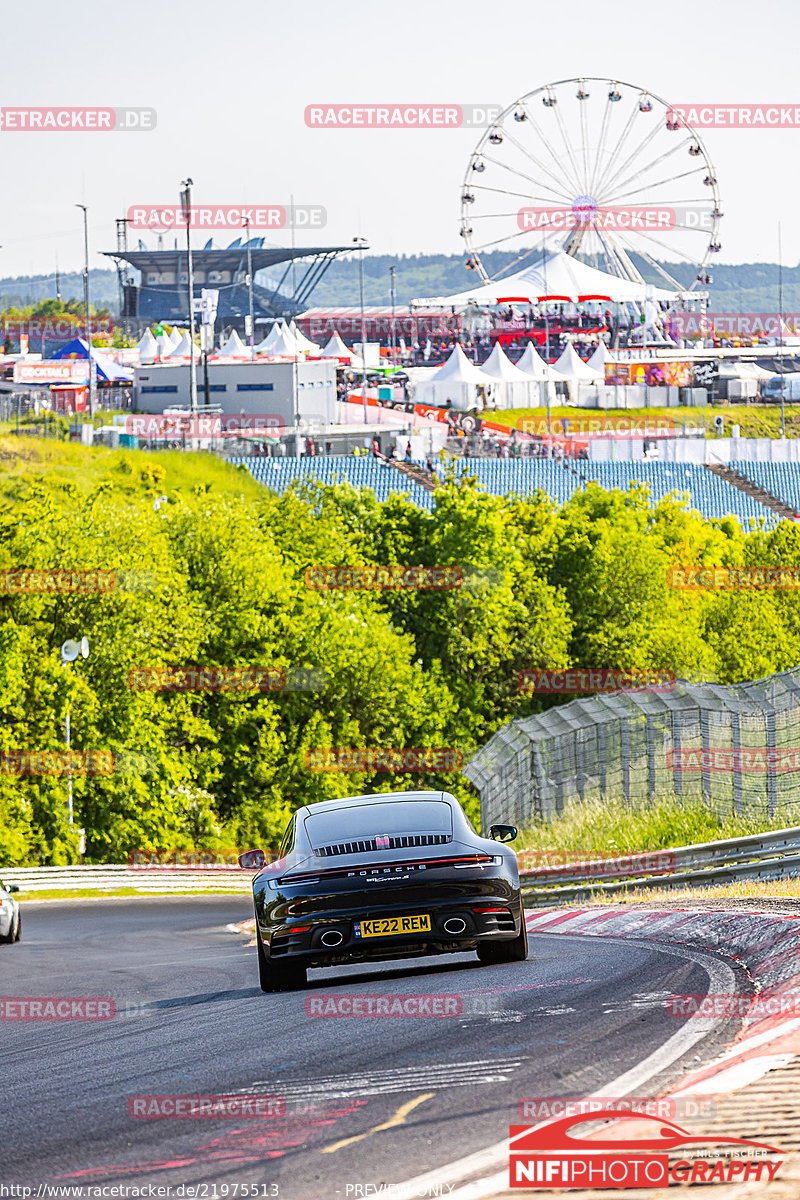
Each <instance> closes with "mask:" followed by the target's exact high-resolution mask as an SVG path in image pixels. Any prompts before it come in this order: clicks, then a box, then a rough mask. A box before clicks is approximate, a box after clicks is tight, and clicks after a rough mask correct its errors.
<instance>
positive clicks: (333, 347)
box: [322, 331, 350, 358]
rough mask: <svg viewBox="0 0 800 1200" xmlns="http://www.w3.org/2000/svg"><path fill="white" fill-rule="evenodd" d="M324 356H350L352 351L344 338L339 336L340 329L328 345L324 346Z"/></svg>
mask: <svg viewBox="0 0 800 1200" xmlns="http://www.w3.org/2000/svg"><path fill="white" fill-rule="evenodd" d="M322 357H323V358H350V351H349V350H348V349H347V346H345V344H344V342H343V341H342V339H341V338H340V337H339V333H338V331H337V332H336V333H334V335H333V337H332V338H331V339H330V340H329V341H328V344H327V345H326V346H323V348H322Z"/></svg>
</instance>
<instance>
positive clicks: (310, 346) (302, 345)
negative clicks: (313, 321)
mask: <svg viewBox="0 0 800 1200" xmlns="http://www.w3.org/2000/svg"><path fill="white" fill-rule="evenodd" d="M289 333H290V334H291V335H292V337H293V338H294V340H295V342H296V344H297V348H298V350H301V351H302V350H304V351H305V353H306V354H313V355H315V356H316V355H318V354H319V349H320V348H319V346H318V345H317V343H316V342H312V341H311V339H310V338H307V337H306V335H305V334H304V333H303V331H302V329H299V328H298V326H297V322H296V321H292V322H291V324H290V325H289Z"/></svg>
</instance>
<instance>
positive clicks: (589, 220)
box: [460, 78, 722, 294]
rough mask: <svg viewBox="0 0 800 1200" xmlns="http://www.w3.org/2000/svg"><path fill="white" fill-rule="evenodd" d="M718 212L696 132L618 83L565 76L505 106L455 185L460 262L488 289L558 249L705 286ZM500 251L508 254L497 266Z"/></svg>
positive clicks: (629, 275) (645, 276)
mask: <svg viewBox="0 0 800 1200" xmlns="http://www.w3.org/2000/svg"><path fill="white" fill-rule="evenodd" d="M721 217H722V209H721V203H720V196H719V190H718V187H717V178H716V172H715V170H714V167H713V164H712V163H711V160H710V158H709V155H708V153H707V151H706V149H705V146H704V145H703V142H702V140H701V139H700V137H699V136H698V135H697V133H696V132H695V131H694V130H693V129H692V128H691V126H689V125H688V124H687V123H686V121H685V120H684V119H683V117H682V116H681V115H680V114H679V113H677V112H674V111H673V110H672V109H671V107H670V106H669V105H668V104H667V103H666V102H665V101H664V100H662V99H660V98H659V97H658V96H655V95H654V94H653V93H652V92H649V91H646V90H645V89H643V88H640V87H634V86H633V85H632V84H627V83H623V82H621V81H620V80H606V79H594V78H583V79H567V80H561V81H560V82H558V83H551V84H547V85H546V86H544V87H541V88H537V89H536V90H535V91H533V92H529V93H528V94H527V95H525V96H523V97H522V98H521V99H519V100H517V101H516V102H515V103H514V104H511V105H509V107H508V108H506V109H505V110H504V111H503V112H502V113H501V114H500V116H499V117H498V118H497V120H496V121H495V123H494V124H493V125H492V126H491V127H490V128H488V129H487V130H486V131H485V132H484V134H483V136H482V137H481V138H480V140H479V142H478V144H477V146H476V147H475V150H474V151H473V153H472V155H471V157H470V160H469V163H468V165H467V170H466V174H465V176H464V182H463V184H462V188H461V222H460V224H461V229H460V232H461V236H462V237H463V239H464V245H465V247H466V250H467V254H468V257H467V266H468V267H470V268H471V269H473V270H475V271H476V272H477V273H478V275H479V277H480V278H481V279H482V281H483V282H484V283H488V282H490V281H491V280H492V279H493V278H494V277H496V276H497V275H501V276H505V275H507V274H509V273H511V272H513V271H519V270H522V269H524V268H525V267H526V266H528V265H530V264H533V263H536V262H538V261H539V260H540V259H542V257H543V256H545V255H547V254H549V253H552V252H553V251H565V252H566V253H568V254H570V255H572V256H573V257H575V258H577V259H580V260H582V261H583V262H586V263H588V264H589V265H590V266H594V267H597V268H598V269H600V270H602V271H606V272H609V273H611V274H613V275H617V276H620V277H621V278H624V279H628V280H633V281H636V282H639V283H642V282H644V283H646V284H654V285H655V286H657V287H662V288H667V289H669V291H670V292H673V293H674V292H678V291H680V292H682V293H684V294H685V293H687V292H690V291H692V290H694V289H695V288H698V287H702V286H703V285H704V284H707V283H710V282H711V277H710V275H709V274H708V263H709V259H710V257H711V256H712V255H714V254H716V253H718V252H719V250H720V249H721V246H720V243H719V238H718V231H719V222H720V219H721ZM497 251H505V252H508V251H511V252H512V257H511V259H510V260H509V256H508V253H505V254H503V255H502V260H501V261H500V262H498V261H497V259H494V260H493V258H492V255H493V253H495V252H497ZM687 264H689V267H690V269H689V270H687ZM673 272H675V274H677V275H678V276H679V277H680V278H676V277H675V274H673Z"/></svg>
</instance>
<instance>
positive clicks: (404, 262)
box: [0, 253, 800, 313]
mask: <svg viewBox="0 0 800 1200" xmlns="http://www.w3.org/2000/svg"><path fill="white" fill-rule="evenodd" d="M512 262H513V256H512V255H511V254H510V253H497V254H494V255H491V256H487V265H488V267H489V269H490V270H491V271H492V273H493V274H494V273H497V274H501V273H502V272H503V271H507V270H509V269H511V264H512ZM391 266H394V267H395V270H396V276H395V280H396V295H397V303H398V305H405V304H407V303H408V302H409V300H412V299H414V298H415V297H418V296H437V295H439V296H441V295H447V294H449V293H452V292H457V291H460V290H464V289H466V288H469V287H470V286H471V285H473V284H474V283H475V273H474V272H473V271H468V270H467V269H466V267H465V266H464V259H463V255H458V254H410V255H400V256H399V257H395V256H390V255H381V254H368V255H365V257H364V292H365V296H364V299H365V302H366V303H367V304H369V305H378V304H386V305H388V304H389V301H390V291H389V288H390V280H389V268H390V267H391ZM671 270H672V272H673V274H675V275H676V277H677V278H679V279H680V281H681V282H682V283H685V284H686V285H688V284H689V282H690V279H691V276H692V271H691V270H689V269H687V268H684V269H683V270H680V269H679V268H676V267H675V266H674V264H673V265H672V267H671ZM713 279H714V282H713V284H712V285H711V287H710V288H709V289H708V290H709V291H710V292H711V310H712V311H714V312H776V311H777V309H778V267H777V264H775V263H715V264H714V267H713ZM272 282H273V284H275V283H277V279H275V280H273V281H272ZM358 284H359V280H358V260H357V259H356V258H355V257H354V258H351V259H348V260H342V261H339V262H334V263H333V264H332V266H331V267H330V268H329V269H328V271H327V273H326V274H325V276H324V278H323V279H322V281H321V283H320V284H319V285H318V287H317V289H316V291H315V292H314V295H313V297H312V303H313V304H314V306H315V307H337V306H340V305H357V304H358V303H359V286H358ZM90 285H91V294H92V303H93V304H94V305H96V306H98V307H100V306H103V305H108V306H109V307H110V308H111V309H112V311H114V312H116V311H117V309H118V307H119V295H118V288H117V277H116V274H115V272H114V271H112V270H109V271H105V270H92V271H91V273H90ZM61 293H62V295H63V296H64V297H65V298H67V297H81V296H82V295H83V280H82V276H81V275H80V274H78V273H72V274H65V275H62V276H61ZM55 294H56V292H55V277H54V276H50V275H47V276H35V275H31V276H27V275H26V276H18V277H16V278H3V279H0V311H2V310H3V309H6V308H8V307H10V306H11V305H16V306H18V307H21V306H22V305H25V304H30V303H31V302H33V301H36V300H42V299H47V298H49V297H53V296H55ZM783 309H784V312H787V313H789V312H794V313H798V312H800V266H797V267H784V269H783Z"/></svg>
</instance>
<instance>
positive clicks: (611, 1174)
mask: <svg viewBox="0 0 800 1200" xmlns="http://www.w3.org/2000/svg"><path fill="white" fill-rule="evenodd" d="M607 1119H611V1120H614V1121H616V1122H617V1123H618V1122H619V1120H620V1113H619V1110H618V1109H613V1108H608V1109H604V1110H602V1111H601V1112H596V1113H593V1114H592V1115H591V1116H587V1115H586V1114H579V1115H577V1116H576V1115H574V1114H573V1115H571V1116H567V1117H561V1118H559V1119H558V1120H555V1121H549V1122H548V1123H547V1124H545V1125H540V1126H535V1127H533V1128H532V1127H531V1126H530V1125H512V1126H511V1128H510V1143H509V1150H510V1163H509V1185H510V1186H511V1187H512V1188H531V1189H533V1188H546V1189H548V1190H552V1189H553V1188H578V1187H580V1188H654V1187H669V1186H670V1185H671V1184H687V1183H747V1182H750V1181H755V1182H758V1181H761V1180H763V1181H764V1183H769V1182H771V1181H772V1180H773V1179H774V1178H775V1176H776V1175H777V1173H778V1171H779V1169H780V1167H781V1165H782V1162H783V1158H782V1157H781V1158H780V1160H779V1161H778V1162H774V1161H770V1160H768V1159H767V1158H766V1155H768V1154H769V1155H773V1154H777V1155H781V1156H782V1154H783V1152H782V1151H781V1150H778V1149H777V1147H775V1146H769V1145H767V1144H766V1143H765V1142H752V1141H747V1140H746V1139H744V1138H733V1137H725V1138H720V1137H715V1136H713V1135H712V1136H708V1135H707V1136H705V1137H693V1136H692V1135H691V1134H690V1133H688V1132H687V1131H686V1130H685V1129H682V1128H681V1127H680V1125H676V1124H675V1123H674V1122H673V1121H667V1120H664V1119H663V1118H660V1119H656V1118H654V1117H651V1116H648V1115H647V1114H646V1113H640V1112H632V1113H629V1114H627V1115H626V1116H625V1118H624V1124H625V1126H626V1128H627V1129H630V1127H631V1123H632V1122H635V1123H636V1124H637V1125H639V1129H640V1132H641V1136H638V1137H636V1136H631V1135H630V1133H629V1134H628V1135H627V1136H619V1137H617V1138H614V1137H613V1136H611V1135H612V1134H613V1130H603V1129H601V1130H599V1131H597V1130H595V1131H594V1132H591V1131H590V1132H589V1133H588V1134H586V1135H584V1136H576V1135H575V1134H574V1133H573V1132H572V1130H573V1129H574V1128H576V1127H578V1126H580V1125H587V1124H589V1125H593V1124H594V1123H595V1122H597V1121H598V1120H607Z"/></svg>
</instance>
